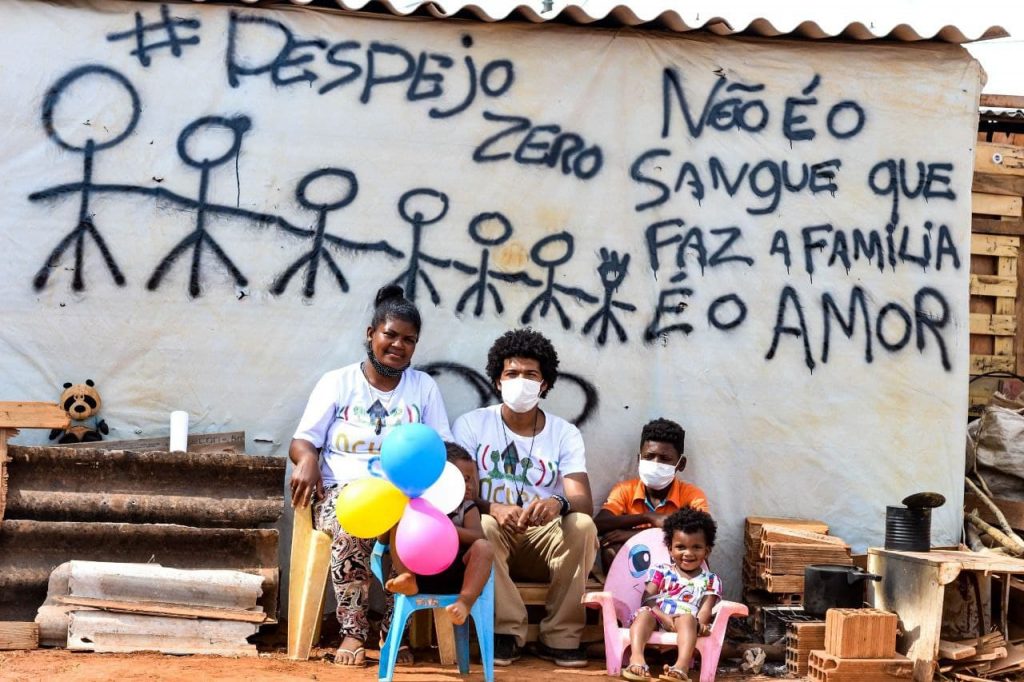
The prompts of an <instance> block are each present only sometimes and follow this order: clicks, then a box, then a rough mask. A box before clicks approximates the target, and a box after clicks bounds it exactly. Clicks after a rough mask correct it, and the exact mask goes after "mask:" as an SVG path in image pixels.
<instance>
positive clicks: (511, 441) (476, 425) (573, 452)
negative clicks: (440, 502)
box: [452, 404, 587, 506]
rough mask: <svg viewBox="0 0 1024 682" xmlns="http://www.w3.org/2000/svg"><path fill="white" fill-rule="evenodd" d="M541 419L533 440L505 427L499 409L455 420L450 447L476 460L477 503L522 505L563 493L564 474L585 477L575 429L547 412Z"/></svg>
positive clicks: (488, 408)
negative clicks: (462, 449)
mask: <svg viewBox="0 0 1024 682" xmlns="http://www.w3.org/2000/svg"><path fill="white" fill-rule="evenodd" d="M544 416H545V417H546V419H545V423H544V428H543V429H542V430H541V432H540V433H538V434H537V435H536V436H535V437H533V438H531V437H529V436H520V435H517V434H515V433H513V432H512V431H511V430H510V429H509V428H508V427H507V426H505V424H504V422H503V421H502V419H501V405H500V404H498V405H491V406H490V407H482V408H480V409H478V410H473V411H472V412H468V413H466V414H464V415H462V416H461V417H459V418H458V419H456V420H455V424H453V425H452V432H453V433H454V434H455V442H456V443H458V444H459V445H461V446H462V447H464V448H466V450H468V451H469V454H471V455H473V458H474V459H475V460H476V466H477V471H478V473H479V475H480V497H481V498H483V499H485V500H487V501H488V502H498V503H500V504H517V503H521V504H523V505H524V506H525V505H527V504H529V503H530V502H531V501H532V500H533V499H534V498H540V499H547V498H549V497H551V496H552V495H562V494H564V492H565V489H564V487H563V486H562V479H563V477H564V476H566V475H567V474H580V473H582V474H585V473H587V462H586V456H585V451H584V447H583V436H582V435H581V434H580V430H579V429H577V428H576V427H575V426H573V425H572V424H570V423H569V422H567V421H565V420H564V419H562V418H561V417H557V416H555V415H553V414H551V413H550V412H545V413H544ZM520 498H521V499H520Z"/></svg>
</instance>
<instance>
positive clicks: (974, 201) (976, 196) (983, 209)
mask: <svg viewBox="0 0 1024 682" xmlns="http://www.w3.org/2000/svg"><path fill="white" fill-rule="evenodd" d="M1021 203H1022V199H1021V197H1016V196H1008V195H1006V194H986V193H984V192H971V213H977V214H979V215H998V216H1006V217H1008V218H1019V217H1020V216H1021Z"/></svg>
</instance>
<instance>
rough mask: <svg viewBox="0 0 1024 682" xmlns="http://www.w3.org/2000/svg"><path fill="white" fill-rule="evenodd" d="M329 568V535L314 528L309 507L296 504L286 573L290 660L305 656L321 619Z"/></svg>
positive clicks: (303, 658)
mask: <svg viewBox="0 0 1024 682" xmlns="http://www.w3.org/2000/svg"><path fill="white" fill-rule="evenodd" d="M330 567H331V536H330V535H328V534H327V533H324V532H323V531H319V530H314V528H313V510H312V508H311V507H309V506H306V507H296V508H295V509H294V517H293V519H292V550H291V565H290V569H289V570H290V572H289V574H288V580H289V582H288V658H290V659H292V660H296V661H305V660H306V659H308V658H309V651H310V649H311V648H312V647H313V644H314V636H315V632H316V631H317V630H319V628H318V627H317V624H318V623H319V622H320V620H321V619H322V618H323V611H324V599H325V597H326V594H327V582H328V580H327V574H328V573H329V572H330Z"/></svg>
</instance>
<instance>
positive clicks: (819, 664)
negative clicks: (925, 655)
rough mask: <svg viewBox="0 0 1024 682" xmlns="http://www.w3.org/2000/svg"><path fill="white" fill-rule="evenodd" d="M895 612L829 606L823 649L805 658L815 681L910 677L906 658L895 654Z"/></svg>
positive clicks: (872, 681)
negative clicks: (832, 607)
mask: <svg viewBox="0 0 1024 682" xmlns="http://www.w3.org/2000/svg"><path fill="white" fill-rule="evenodd" d="M896 620H897V619H896V614H895V613H889V612H888V611H879V610H878V609H829V610H828V613H826V614H825V649H824V650H813V651H811V653H810V656H809V657H808V670H807V674H808V678H809V679H811V680H813V681H814V682H885V681H886V680H900V679H906V678H908V677H910V675H911V673H912V670H913V666H912V664H911V662H910V660H909V659H907V658H906V657H905V656H900V655H898V654H897V653H896Z"/></svg>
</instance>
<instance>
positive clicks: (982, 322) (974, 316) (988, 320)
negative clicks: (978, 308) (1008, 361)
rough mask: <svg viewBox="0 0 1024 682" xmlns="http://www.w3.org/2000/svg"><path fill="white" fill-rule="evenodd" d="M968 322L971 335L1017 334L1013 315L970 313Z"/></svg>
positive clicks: (1015, 320)
mask: <svg viewBox="0 0 1024 682" xmlns="http://www.w3.org/2000/svg"><path fill="white" fill-rule="evenodd" d="M970 320H971V333H972V334H991V335H993V336H1013V335H1014V334H1016V333H1017V318H1016V317H1015V316H1014V315H986V314H984V313H971V317H970Z"/></svg>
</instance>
